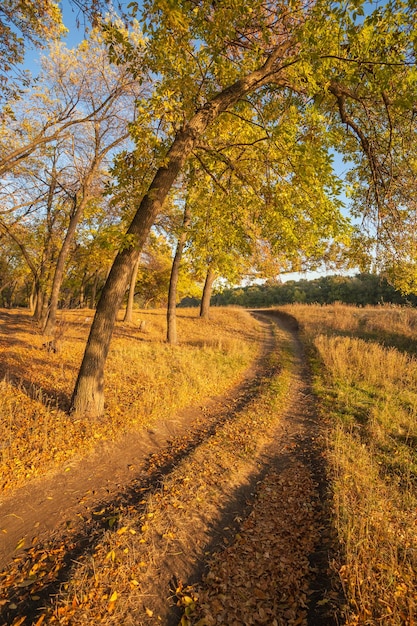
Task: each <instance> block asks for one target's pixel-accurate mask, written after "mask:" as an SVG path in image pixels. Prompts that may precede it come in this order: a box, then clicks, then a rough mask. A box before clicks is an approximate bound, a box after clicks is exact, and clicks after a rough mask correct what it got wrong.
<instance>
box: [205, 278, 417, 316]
mask: <svg viewBox="0 0 417 626" xmlns="http://www.w3.org/2000/svg"><path fill="white" fill-rule="evenodd" d="M333 302H342V303H344V304H355V305H358V306H366V305H377V304H384V303H392V304H399V305H409V306H410V305H411V306H417V295H407V296H404V295H402V294H401V293H400V292H399V291H397V290H396V289H394V287H392V286H391V285H390V284H389V283H388V282H387V280H386V279H385V278H382V277H380V276H377V275H375V274H357V275H356V276H324V277H322V278H317V279H315V280H298V281H294V280H291V281H288V282H286V283H278V282H275V281H274V282H273V283H272V282H267V283H265V284H263V285H249V286H247V287H238V288H235V289H225V290H224V291H223V292H222V293H218V294H216V295H214V296H213V297H212V304H213V305H215V306H216V305H217V306H227V305H230V304H236V305H240V306H244V307H249V308H251V307H254V308H256V307H268V306H273V305H280V304H292V303H306V304H332V303H333Z"/></svg>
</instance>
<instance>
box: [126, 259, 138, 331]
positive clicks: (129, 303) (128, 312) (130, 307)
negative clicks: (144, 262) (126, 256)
mask: <svg viewBox="0 0 417 626" xmlns="http://www.w3.org/2000/svg"><path fill="white" fill-rule="evenodd" d="M139 264H140V255H139V256H138V258H137V260H136V263H135V265H134V266H133V269H132V274H131V276H130V284H129V295H128V297H127V305H126V312H125V316H124V318H123V321H124V322H127V323H128V324H130V323H131V322H132V318H133V300H134V299H135V288H136V280H137V277H138V271H139Z"/></svg>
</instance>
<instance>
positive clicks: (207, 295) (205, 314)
mask: <svg viewBox="0 0 417 626" xmlns="http://www.w3.org/2000/svg"><path fill="white" fill-rule="evenodd" d="M215 278H216V275H215V273H214V270H213V268H212V267H211V265H210V266H209V268H208V270H207V275H206V280H205V283H204V289H203V296H202V298H201V305H200V317H202V318H203V319H206V320H208V318H209V316H210V300H211V292H212V291H213V283H214V279H215Z"/></svg>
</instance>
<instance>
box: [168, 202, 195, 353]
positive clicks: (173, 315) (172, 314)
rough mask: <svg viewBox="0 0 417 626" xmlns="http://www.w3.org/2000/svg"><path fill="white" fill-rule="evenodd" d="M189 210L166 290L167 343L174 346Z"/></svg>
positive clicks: (183, 224) (186, 207) (185, 211)
mask: <svg viewBox="0 0 417 626" xmlns="http://www.w3.org/2000/svg"><path fill="white" fill-rule="evenodd" d="M190 218H191V215H190V210H189V207H188V205H187V204H185V209H184V218H183V221H182V231H181V234H180V236H179V238H178V241H177V248H176V250H175V256H174V259H173V261H172V268H171V276H170V279H169V289H168V308H167V342H168V343H170V344H171V345H175V344H176V343H177V341H178V337H177V286H178V276H179V273H180V265H181V258H182V253H183V250H184V246H185V242H186V241H187V229H188V226H189V224H190Z"/></svg>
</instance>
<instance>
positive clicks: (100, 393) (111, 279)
mask: <svg viewBox="0 0 417 626" xmlns="http://www.w3.org/2000/svg"><path fill="white" fill-rule="evenodd" d="M280 52H281V51H279V50H278V49H277V50H275V51H274V52H273V53H272V54H271V56H270V57H269V58H268V59H267V61H266V63H265V64H264V65H263V66H262V67H261V68H260V69H258V70H255V71H254V72H252V73H250V74H249V75H248V76H246V77H244V78H242V79H240V80H238V81H237V82H236V83H234V84H233V85H230V86H229V87H227V88H226V89H224V90H223V91H222V92H220V93H219V94H218V95H217V96H215V97H214V98H213V99H212V100H211V101H210V102H207V103H206V104H205V105H204V106H203V107H202V108H201V109H199V111H197V113H196V114H195V115H194V116H193V117H192V118H191V120H190V121H189V122H188V124H186V125H185V126H184V127H183V129H181V130H180V131H179V132H178V134H177V136H176V138H175V139H174V141H173V143H172V145H171V148H170V149H169V151H168V153H167V156H166V159H165V163H164V165H163V166H162V167H160V168H159V169H158V171H157V172H156V174H155V177H154V179H153V181H152V182H151V184H150V186H149V189H148V192H147V193H146V194H145V196H144V197H143V199H142V201H141V203H140V205H139V207H138V209H137V211H136V214H135V216H134V218H133V220H132V223H131V225H130V227H129V229H128V231H127V237H128V239H127V240H128V241H132V242H133V243H132V245H130V247H124V248H123V249H122V250H120V251H119V253H118V254H117V256H116V258H115V260H114V263H113V265H112V268H111V270H110V273H109V276H108V278H107V281H106V284H105V285H104V288H103V291H102V293H101V297H100V300H99V302H98V305H97V310H96V314H95V316H94V320H93V324H92V326H91V329H90V335H89V338H88V341H87V345H86V349H85V352H84V357H83V361H82V363H81V368H80V371H79V373H78V378H77V382H76V384H75V389H74V393H73V396H72V400H71V411H72V412H74V413H75V414H77V413H80V414H88V415H90V416H100V415H102V414H103V411H104V366H105V363H106V358H107V354H108V351H109V347H110V341H111V337H112V334H113V328H114V325H115V322H116V317H117V313H118V310H119V308H120V306H121V303H122V300H123V296H124V294H125V291H126V286H127V282H128V280H129V274H130V272H131V271H132V267H133V265H134V264H135V263H136V260H137V258H138V256H139V254H140V252H141V250H142V247H143V245H144V244H145V241H146V239H147V237H148V234H149V231H150V229H151V227H152V225H153V223H154V221H155V219H156V216H157V215H158V213H159V212H160V211H161V209H162V205H163V202H164V200H165V198H166V196H167V194H168V192H169V191H170V189H171V187H172V185H173V184H174V182H175V180H176V178H177V176H178V174H179V173H180V171H181V169H182V167H183V166H184V163H185V161H186V159H187V158H188V157H189V155H190V154H191V152H192V150H193V148H194V145H195V143H196V141H197V140H198V139H199V137H201V135H202V134H203V133H204V131H205V130H206V128H207V127H208V126H209V125H210V124H211V123H212V122H213V120H215V119H216V118H217V117H218V116H219V115H220V113H222V112H223V111H225V110H226V109H227V108H228V107H230V106H232V105H233V104H235V103H236V102H237V101H238V100H239V99H241V98H242V97H243V96H245V95H247V94H248V93H251V92H252V91H254V90H255V89H258V88H260V87H262V86H263V85H265V84H267V83H268V82H271V80H272V77H274V81H275V83H276V82H277V73H278V72H279V71H280V69H281V68H280V67H277V65H276V63H277V61H278V58H279V55H280Z"/></svg>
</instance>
